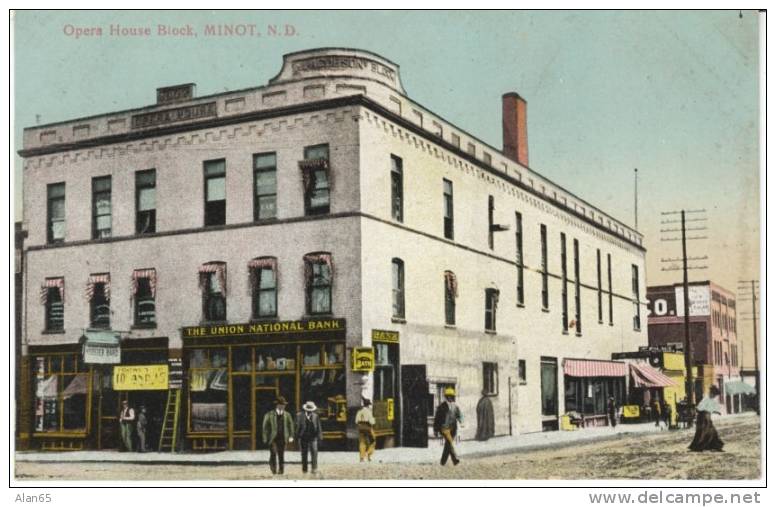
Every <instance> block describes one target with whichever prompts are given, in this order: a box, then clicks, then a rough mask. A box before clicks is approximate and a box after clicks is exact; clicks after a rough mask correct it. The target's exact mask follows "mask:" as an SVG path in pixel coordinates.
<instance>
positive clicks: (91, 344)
mask: <svg viewBox="0 0 776 507" xmlns="http://www.w3.org/2000/svg"><path fill="white" fill-rule="evenodd" d="M81 340H82V344H83V347H82V352H83V358H84V363H86V364H119V363H121V345H120V342H119V337H118V336H116V334H115V333H112V332H110V331H87V332H86V333H85V334H84V336H83V337H82V338H81Z"/></svg>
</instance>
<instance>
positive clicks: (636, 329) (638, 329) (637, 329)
mask: <svg viewBox="0 0 776 507" xmlns="http://www.w3.org/2000/svg"><path fill="white" fill-rule="evenodd" d="M633 330H634V331H641V328H640V327H634V328H633Z"/></svg>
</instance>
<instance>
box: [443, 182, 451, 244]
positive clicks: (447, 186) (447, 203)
mask: <svg viewBox="0 0 776 507" xmlns="http://www.w3.org/2000/svg"><path fill="white" fill-rule="evenodd" d="M442 188H443V199H444V210H443V212H444V217H445V224H444V229H445V231H444V232H445V238H447V239H453V238H454V230H453V182H452V181H450V180H444V179H443V180H442Z"/></svg>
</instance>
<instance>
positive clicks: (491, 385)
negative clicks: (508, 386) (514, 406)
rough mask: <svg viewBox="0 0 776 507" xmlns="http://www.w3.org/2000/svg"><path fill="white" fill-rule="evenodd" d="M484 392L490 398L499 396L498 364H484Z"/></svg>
mask: <svg viewBox="0 0 776 507" xmlns="http://www.w3.org/2000/svg"><path fill="white" fill-rule="evenodd" d="M482 392H483V394H485V395H489V396H495V395H497V394H498V363H482Z"/></svg>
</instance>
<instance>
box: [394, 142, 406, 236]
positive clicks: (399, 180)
mask: <svg viewBox="0 0 776 507" xmlns="http://www.w3.org/2000/svg"><path fill="white" fill-rule="evenodd" d="M391 216H392V217H393V219H394V220H396V221H397V222H403V221H404V172H403V167H402V160H401V159H400V158H399V157H397V156H396V155H391Z"/></svg>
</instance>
